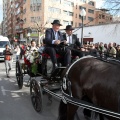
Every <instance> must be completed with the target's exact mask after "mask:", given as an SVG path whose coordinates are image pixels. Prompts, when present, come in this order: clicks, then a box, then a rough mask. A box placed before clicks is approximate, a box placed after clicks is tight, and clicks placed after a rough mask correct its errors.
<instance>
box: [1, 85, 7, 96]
mask: <svg viewBox="0 0 120 120" xmlns="http://www.w3.org/2000/svg"><path fill="white" fill-rule="evenodd" d="M1 91H2V94H3V96H5V95H6V92H5V89H4V87H3V86H1Z"/></svg>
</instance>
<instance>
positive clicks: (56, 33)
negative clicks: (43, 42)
mask: <svg viewBox="0 0 120 120" xmlns="http://www.w3.org/2000/svg"><path fill="white" fill-rule="evenodd" d="M53 32H54V36H55V40H52V44H54V42H55V41H56V40H58V31H56V32H55V31H54V30H53Z"/></svg>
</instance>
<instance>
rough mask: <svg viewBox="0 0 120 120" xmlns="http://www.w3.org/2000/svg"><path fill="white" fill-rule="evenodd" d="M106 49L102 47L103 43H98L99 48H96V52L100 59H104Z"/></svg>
mask: <svg viewBox="0 0 120 120" xmlns="http://www.w3.org/2000/svg"><path fill="white" fill-rule="evenodd" d="M106 51H107V50H106V48H105V47H104V45H103V43H102V42H100V44H99V47H98V52H99V56H100V57H101V58H104V57H105V56H104V55H105V53H106Z"/></svg>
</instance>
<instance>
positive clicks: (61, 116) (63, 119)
mask: <svg viewBox="0 0 120 120" xmlns="http://www.w3.org/2000/svg"><path fill="white" fill-rule="evenodd" d="M58 112H59V113H58V120H67V104H65V103H64V102H63V101H62V100H61V101H60V105H59V111H58Z"/></svg>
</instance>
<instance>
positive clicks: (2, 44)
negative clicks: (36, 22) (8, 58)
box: [0, 36, 11, 61]
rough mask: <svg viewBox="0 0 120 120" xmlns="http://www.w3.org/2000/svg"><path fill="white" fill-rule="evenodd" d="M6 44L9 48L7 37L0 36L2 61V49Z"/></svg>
mask: <svg viewBox="0 0 120 120" xmlns="http://www.w3.org/2000/svg"><path fill="white" fill-rule="evenodd" d="M6 44H8V45H9V46H10V48H11V45H10V41H9V39H8V38H7V37H3V36H0V61H4V55H3V51H4V50H5V46H6Z"/></svg>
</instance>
